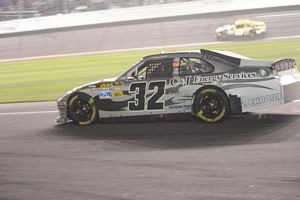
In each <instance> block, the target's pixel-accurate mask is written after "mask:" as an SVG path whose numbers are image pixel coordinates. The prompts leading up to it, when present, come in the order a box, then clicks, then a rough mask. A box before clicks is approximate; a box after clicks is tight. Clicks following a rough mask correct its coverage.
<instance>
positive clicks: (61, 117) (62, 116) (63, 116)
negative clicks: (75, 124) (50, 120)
mask: <svg viewBox="0 0 300 200" xmlns="http://www.w3.org/2000/svg"><path fill="white" fill-rule="evenodd" d="M57 108H58V117H57V118H56V123H59V124H65V123H67V122H68V121H69V120H70V119H69V118H68V112H67V102H66V101H65V100H63V99H59V100H58V101H57Z"/></svg>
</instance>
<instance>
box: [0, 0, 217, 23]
mask: <svg viewBox="0 0 300 200" xmlns="http://www.w3.org/2000/svg"><path fill="white" fill-rule="evenodd" d="M186 1H196V0H0V20H2V21H3V20H10V19H21V18H30V17H37V16H47V15H55V14H66V13H76V12H87V11H95V10H106V9H112V8H122V7H133V6H144V5H153V4H166V3H175V2H186ZM198 1H199V0H198ZM202 1H203V0H202ZM219 1H221V0H219Z"/></svg>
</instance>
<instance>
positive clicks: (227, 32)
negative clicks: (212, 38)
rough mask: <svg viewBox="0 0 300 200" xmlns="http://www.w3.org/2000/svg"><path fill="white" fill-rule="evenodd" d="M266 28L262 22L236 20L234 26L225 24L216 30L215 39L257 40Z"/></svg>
mask: <svg viewBox="0 0 300 200" xmlns="http://www.w3.org/2000/svg"><path fill="white" fill-rule="evenodd" d="M266 31H267V26H266V24H265V23H264V22H262V21H251V20H248V19H241V20H236V21H235V22H234V24H227V25H224V26H220V27H218V28H217V29H216V37H217V39H219V40H226V39H235V38H257V37H258V36H263V35H264V34H265V33H266Z"/></svg>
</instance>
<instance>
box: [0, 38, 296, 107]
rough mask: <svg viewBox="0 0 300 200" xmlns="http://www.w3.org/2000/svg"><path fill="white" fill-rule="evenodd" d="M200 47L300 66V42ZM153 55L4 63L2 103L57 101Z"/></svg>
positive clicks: (0, 77)
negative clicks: (288, 61) (85, 85)
mask: <svg viewBox="0 0 300 200" xmlns="http://www.w3.org/2000/svg"><path fill="white" fill-rule="evenodd" d="M201 48H208V49H218V50H229V51H233V52H235V53H240V54H242V55H245V56H248V57H250V58H255V59H264V60H274V61H275V60H278V59H280V58H285V57H289V58H294V59H296V61H297V63H300V40H291V41H280V42H266V43H251V44H239V45H223V46H213V47H212V46H210V47H209V46H202V47H201ZM193 49H200V47H199V48H193ZM184 50H187V49H184ZM154 53H160V51H145V52H132V53H122V54H110V55H95V56H81V57H71V58H56V59H48V60H34V61H23V62H14V63H2V64H0V72H1V73H0V103H12V102H28V101H49V100H55V99H57V98H58V97H59V96H61V95H63V94H64V92H66V91H67V90H69V89H71V88H73V87H75V86H79V85H82V84H84V83H87V82H90V81H95V80H99V79H103V78H109V77H115V76H117V75H119V74H120V73H122V72H123V71H125V70H126V69H128V68H129V67H131V66H132V65H133V64H135V63H137V62H138V61H139V60H140V59H141V58H142V57H143V56H146V55H149V54H154Z"/></svg>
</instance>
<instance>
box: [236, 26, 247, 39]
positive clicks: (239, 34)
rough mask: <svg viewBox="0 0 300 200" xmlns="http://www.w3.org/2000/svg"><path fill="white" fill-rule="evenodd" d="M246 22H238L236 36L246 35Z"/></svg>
mask: <svg viewBox="0 0 300 200" xmlns="http://www.w3.org/2000/svg"><path fill="white" fill-rule="evenodd" d="M244 28H245V26H244V24H238V25H236V26H235V35H236V36H243V35H244V31H245V30H244Z"/></svg>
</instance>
